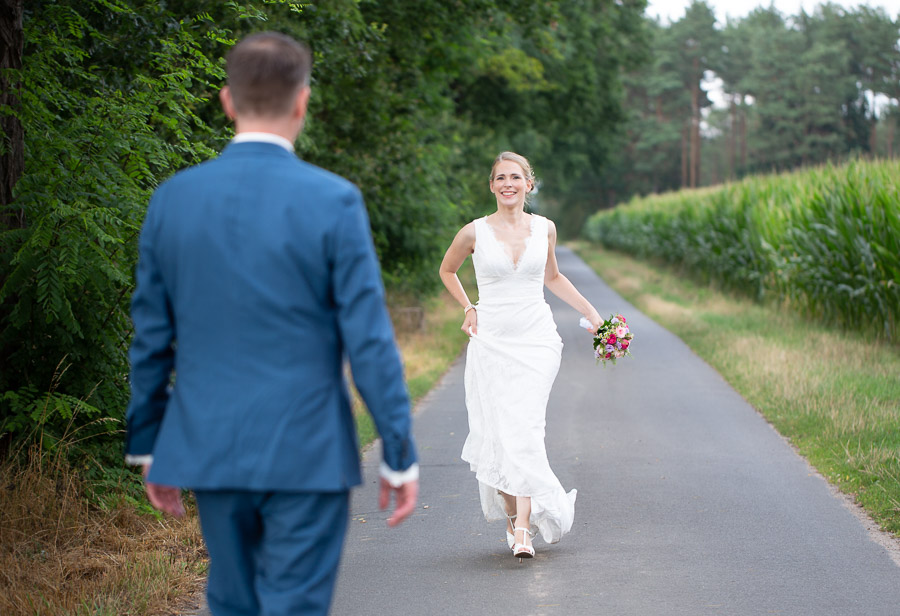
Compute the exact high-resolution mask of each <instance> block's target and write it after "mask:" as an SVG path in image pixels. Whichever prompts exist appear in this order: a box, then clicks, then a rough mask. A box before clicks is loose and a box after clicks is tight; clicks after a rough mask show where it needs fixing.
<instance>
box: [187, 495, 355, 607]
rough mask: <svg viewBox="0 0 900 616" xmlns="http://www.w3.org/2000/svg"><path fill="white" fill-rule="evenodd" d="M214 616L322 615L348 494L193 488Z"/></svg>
mask: <svg viewBox="0 0 900 616" xmlns="http://www.w3.org/2000/svg"><path fill="white" fill-rule="evenodd" d="M194 493H195V496H196V498H197V508H198V510H199V513H200V525H201V527H202V530H203V538H204V540H205V541H206V547H207V550H208V551H209V558H210V566H209V580H208V585H207V593H206V594H207V602H208V604H209V609H210V611H211V612H212V614H213V615H214V616H251V615H252V616H257V615H259V616H325V615H326V614H327V613H328V608H329V606H330V605H331V597H332V594H333V592H334V583H335V580H336V579H337V570H338V564H339V563H340V558H341V549H342V547H343V544H344V537H345V536H346V533H347V519H348V516H349V508H350V507H349V502H350V498H349V492H348V491H343V492H334V493H331V492H255V491H244V490H195V492H194Z"/></svg>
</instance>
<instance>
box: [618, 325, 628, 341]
mask: <svg viewBox="0 0 900 616" xmlns="http://www.w3.org/2000/svg"><path fill="white" fill-rule="evenodd" d="M627 333H628V329H627V328H625V327H624V326H622V325H620V326H618V327H617V328H616V338H624V337H625V334H627Z"/></svg>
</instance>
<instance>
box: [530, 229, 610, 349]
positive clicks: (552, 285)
mask: <svg viewBox="0 0 900 616" xmlns="http://www.w3.org/2000/svg"><path fill="white" fill-rule="evenodd" d="M547 222H548V223H549V227H550V229H549V233H548V240H549V244H550V246H549V248H548V249H547V250H548V252H547V267H546V269H545V270H544V284H545V285H546V286H547V288H548V289H550V291H551V292H552V293H553V294H554V295H555V296H556V297H558V298H559V299H561V300H562V301H564V302H566V303H567V304H569V305H570V306H571V307H572V308H574V309H575V310H577V311H578V312H580V313H581V314H583V315H584V317H585V318H586V319H587V320H588V321H590V322H591V326H592V327H593V330H592V331H593V332H596V331H597V328H598V327H600V324H601V323H602V322H603V319H602V318H600V313H598V312H597V309H596V308H594V306H593V305H591V303H590V302H589V301H587V300H586V299H585V298H584V296H583V295H582V294H581V293H579V292H578V289H576V288H575V285H573V284H572V282H571V281H570V280H569V279H568V278H566V277H565V276H564V275H563V274H562V273H561V272H560V271H559V265H558V264H557V262H556V225H555V224H553V221H552V220H548V221H547Z"/></svg>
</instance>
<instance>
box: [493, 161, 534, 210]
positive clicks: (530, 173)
mask: <svg viewBox="0 0 900 616" xmlns="http://www.w3.org/2000/svg"><path fill="white" fill-rule="evenodd" d="M505 160H508V161H509V162H512V163H516V164H517V165H519V166H520V167H522V172H523V173H524V174H525V179H526V180H528V181H530V182H531V190H529V191H528V194H527V195H526V196H525V201H526V202H528V201H530V200H531V193H532V192H533V191H534V189H535V188H536V187H537V178H535V177H534V169H532V168H531V163H529V162H528V159H527V158H525V157H524V156H522V155H521V154H516V153H515V152H500V153H499V154H498V155H497V158H495V159H494V164H493V165H492V166H491V184H493V183H494V171H495V170H496V169H497V165H499V164H500V163H502V162H503V161H505Z"/></svg>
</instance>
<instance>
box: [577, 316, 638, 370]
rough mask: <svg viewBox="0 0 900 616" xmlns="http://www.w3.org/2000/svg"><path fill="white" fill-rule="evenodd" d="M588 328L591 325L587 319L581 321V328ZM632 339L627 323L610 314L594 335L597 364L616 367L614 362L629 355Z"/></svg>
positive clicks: (621, 318)
mask: <svg viewBox="0 0 900 616" xmlns="http://www.w3.org/2000/svg"><path fill="white" fill-rule="evenodd" d="M585 325H587V327H588V328H589V327H590V326H591V323H590V322H589V321H588V320H587V319H581V326H582V327H585ZM633 339H634V334H632V333H631V330H629V329H628V323H626V322H625V317H623V316H622V315H621V314H611V315H609V318H608V319H606V320H605V321H603V322H602V323H601V324H600V327H599V328H598V329H597V333H596V334H594V357H596V358H597V363H598V364H599V363H600V362H604V366H605V365H606V364H605V362H607V361H609V362H612V364H613V365H614V366H615V365H616V360H617V359H620V358H622V357H625V356H627V355H631V351H630V350H629V347H630V346H631V341H632V340H633Z"/></svg>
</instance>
